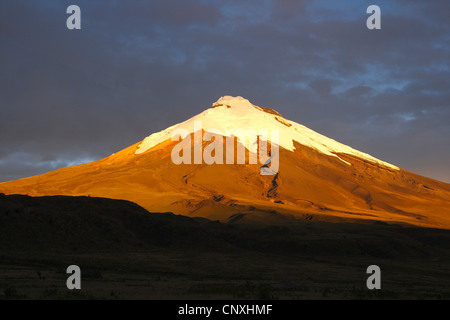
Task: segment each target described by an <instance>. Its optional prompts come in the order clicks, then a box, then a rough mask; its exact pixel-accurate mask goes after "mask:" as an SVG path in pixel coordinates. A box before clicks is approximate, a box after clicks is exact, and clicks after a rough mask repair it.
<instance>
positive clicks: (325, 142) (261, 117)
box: [135, 96, 399, 170]
mask: <svg viewBox="0 0 450 320" xmlns="http://www.w3.org/2000/svg"><path fill="white" fill-rule="evenodd" d="M198 121H201V123H202V129H203V130H204V131H206V132H218V131H219V132H222V133H223V135H224V136H225V135H226V132H227V131H230V132H231V131H235V130H238V129H242V130H243V131H251V130H254V131H255V132H259V130H274V129H275V130H278V131H279V142H278V144H279V146H281V147H283V148H285V149H287V150H289V151H294V150H295V146H294V141H296V142H298V143H300V144H302V145H304V146H307V147H311V148H313V149H315V150H317V151H319V152H321V153H324V154H326V155H328V156H332V157H336V158H338V159H339V160H341V161H342V162H344V163H346V164H348V165H351V164H350V163H349V162H347V161H345V160H343V159H341V158H340V157H339V153H343V154H349V155H353V156H356V157H358V158H361V159H364V160H367V161H369V162H372V163H376V164H379V165H383V166H385V167H388V168H391V169H395V170H398V169H399V168H398V167H397V166H394V165H392V164H390V163H387V162H384V161H381V160H379V159H377V158H375V157H372V156H371V155H369V154H367V153H363V152H360V151H358V150H355V149H353V148H351V147H349V146H347V145H345V144H342V143H340V142H337V141H335V140H333V139H330V138H328V137H326V136H324V135H321V134H319V133H317V132H315V131H313V130H311V129H309V128H307V127H305V126H303V125H301V124H298V123H296V122H293V121H290V120H288V119H286V118H284V117H282V116H281V115H280V114H279V113H278V112H276V111H274V110H272V109H269V108H264V107H258V106H255V105H253V104H252V103H250V101H249V100H247V99H245V98H243V97H241V96H237V97H233V96H223V97H221V98H220V99H218V100H217V101H216V102H214V103H213V104H212V107H211V108H208V109H206V110H205V111H203V112H201V113H199V114H198V115H196V116H194V117H192V118H190V119H188V120H186V121H184V122H181V123H179V124H176V125H173V126H171V127H169V128H167V129H164V130H162V131H160V132H157V133H153V134H151V135H150V136H148V137H146V138H145V139H144V140H143V141H142V142H141V143H140V144H139V145H138V148H137V150H136V151H135V154H142V153H144V152H146V151H148V150H149V149H151V148H153V147H155V146H157V145H158V144H160V143H162V142H164V141H166V140H168V139H171V138H172V134H173V133H174V132H176V131H177V129H185V130H187V131H188V132H190V133H194V127H195V126H194V123H198ZM237 138H238V140H240V142H241V143H243V144H245V140H244V141H243V139H245V137H241V139H240V137H239V136H237ZM254 139H257V137H256V136H255V137H254ZM254 139H253V140H254ZM250 140H252V139H250ZM269 141H270V138H269Z"/></svg>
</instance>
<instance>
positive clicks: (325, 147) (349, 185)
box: [0, 96, 450, 229]
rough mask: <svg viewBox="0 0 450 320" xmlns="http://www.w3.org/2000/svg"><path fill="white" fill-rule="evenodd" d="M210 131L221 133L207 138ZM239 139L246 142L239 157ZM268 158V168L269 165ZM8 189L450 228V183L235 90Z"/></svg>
mask: <svg viewBox="0 0 450 320" xmlns="http://www.w3.org/2000/svg"><path fill="white" fill-rule="evenodd" d="M199 123H201V126H198V125H196V124H199ZM239 130H242V131H239ZM258 130H260V131H261V130H263V131H264V130H274V131H273V132H276V133H277V137H276V138H277V139H273V138H274V136H273V135H271V136H270V137H269V136H267V137H264V138H265V139H266V140H267V148H266V150H264V151H265V152H267V157H266V158H267V159H269V160H270V161H269V162H270V165H268V162H267V161H266V163H262V162H259V163H258V162H256V163H254V162H252V161H251V159H252V155H256V156H257V155H258V154H259V155H261V149H258V147H260V146H261V145H262V142H263V139H262V138H261V135H260V131H258ZM228 132H233V134H229V133H228ZM242 132H247V133H248V132H250V133H249V134H247V135H246V136H243V135H240V134H239V133H242ZM211 133H214V135H215V138H214V139H211V138H210V139H205V136H206V135H207V134H210V135H211ZM176 134H178V135H179V137H178V139H174V137H175V136H176ZM198 137H200V138H198ZM175 138H176V137H175ZM181 138H184V139H183V140H181ZM230 138H231V141H233V142H235V143H234V144H233V146H232V148H231V149H230V148H227V146H229V144H227V143H226V141H227V139H228V141H230V140H229V139H230ZM186 139H188V140H186ZM183 141H185V142H186V141H187V143H185V144H184V145H183V149H182V157H184V159H185V160H186V159H187V160H190V159H193V160H192V161H185V162H181V163H175V162H174V159H173V157H174V149H175V148H177V150H180V146H181V145H180V144H181V143H183ZM214 142H221V143H220V144H217V145H216V148H215V149H214V151H213V153H214V157H215V159H216V160H217V159H220V160H223V161H216V162H214V163H207V162H205V161H196V159H195V157H196V155H200V160H201V156H202V155H203V156H204V154H205V150H206V149H207V148H208V147H209V151H211V145H212V144H213V143H214ZM222 142H223V143H222ZM269 142H270V143H269ZM269 144H270V146H268V145H269ZM217 146H219V147H220V148H223V149H220V150H219V149H217ZM240 148H241V149H242V148H244V149H245V156H244V159H241V161H239V160H238V159H237V155H238V154H239V152H238V150H239V149H240ZM257 149H258V150H259V151H257ZM255 150H256V151H255ZM275 150H276V151H277V152H276V157H277V163H275V162H274V160H275V158H274V157H275ZM219 151H220V152H219ZM202 152H203V153H202ZM180 154H181V153H180ZM211 154H212V153H211ZM230 159H231V160H232V161H226V160H230ZM197 160H198V159H197ZM268 167H270V168H271V170H272V171H271V172H270V174H261V172H262V168H268ZM0 193H4V194H27V195H29V196H53V195H65V196H92V197H105V198H112V199H121V200H128V201H132V202H135V203H137V204H139V205H140V206H142V207H144V208H145V209H147V210H148V211H151V212H173V213H175V214H178V215H186V216H190V217H203V218H208V219H211V220H220V221H222V222H228V223H263V224H272V223H281V222H283V223H289V221H291V219H306V220H318V221H331V222H340V221H347V222H359V223H373V222H377V223H387V224H402V225H403V224H405V225H415V226H420V227H430V228H441V229H450V184H447V183H444V182H440V181H437V180H434V179H430V178H427V177H423V176H420V175H417V174H414V173H412V172H409V171H407V170H404V169H401V168H399V167H397V166H395V165H392V164H389V163H387V162H384V161H382V160H379V159H377V158H375V157H372V156H370V155H369V154H366V153H363V152H360V151H357V150H355V149H353V148H351V147H349V146H346V145H344V144H342V143H339V142H337V141H335V140H333V139H330V138H327V137H325V136H323V135H321V134H319V133H317V132H315V131H313V130H311V129H308V128H307V127H305V126H303V125H301V124H298V123H296V122H293V121H290V120H288V119H286V118H284V117H283V116H282V115H281V114H279V113H278V112H277V111H275V110H273V109H270V108H266V107H259V106H255V105H253V104H252V103H250V102H249V101H248V100H247V99H244V98H242V97H231V96H224V97H221V98H220V99H219V100H218V101H216V102H215V103H213V104H212V107H210V108H207V109H206V110H205V111H203V112H202V113H200V114H198V115H196V116H194V117H192V118H191V119H188V120H187V121H185V122H182V123H180V124H176V125H174V126H172V127H169V128H167V129H165V130H163V131H161V132H157V133H153V134H151V135H150V136H148V137H146V138H145V139H143V140H142V141H140V142H138V143H136V144H134V145H132V146H130V147H128V148H126V149H124V150H122V151H119V152H117V153H115V154H113V155H111V156H109V157H107V158H104V159H101V160H98V161H95V162H91V163H87V164H83V165H79V166H74V167H67V168H63V169H59V170H56V171H52V172H49V173H46V174H43V175H39V176H34V177H29V178H25V179H20V180H16V181H10V182H4V183H0Z"/></svg>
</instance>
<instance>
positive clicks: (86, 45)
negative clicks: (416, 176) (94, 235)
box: [0, 0, 450, 181]
mask: <svg viewBox="0 0 450 320" xmlns="http://www.w3.org/2000/svg"><path fill="white" fill-rule="evenodd" d="M69 4H72V3H70V1H58V2H52V1H40V2H36V1H31V0H22V1H11V0H5V1H2V3H1V4H0V46H1V48H2V50H0V64H1V65H0V66H1V68H0V108H1V113H2V116H1V117H0V161H2V160H3V161H4V162H3V165H0V181H1V180H5V179H10V178H11V177H12V178H19V177H24V176H27V175H29V174H30V172H31V171H32V168H33V165H32V163H33V161H30V159H38V162H39V163H42V165H41V166H40V167H39V166H37V167H39V168H41V169H49V170H51V169H53V167H51V166H50V163H51V164H53V165H54V166H63V165H65V164H67V163H69V162H68V161H70V159H99V158H102V157H105V156H108V155H109V154H111V153H113V152H115V151H117V150H119V149H121V148H124V147H126V146H128V145H131V144H132V143H135V142H137V141H139V140H141V139H142V138H144V137H145V136H147V135H149V134H150V133H152V132H155V131H159V130H162V129H164V128H166V127H168V126H170V125H172V124H174V123H177V122H180V121H183V120H185V119H186V118H188V117H190V116H193V115H195V114H197V113H199V112H201V111H202V110H203V109H204V108H207V107H209V106H210V105H211V103H212V102H213V101H215V100H216V99H218V98H219V97H220V96H221V95H225V94H231V95H241V96H244V97H247V98H248V99H250V100H251V101H252V102H253V103H255V104H258V105H262V106H267V107H273V108H275V109H277V110H278V111H279V112H280V113H281V114H283V115H285V116H286V117H287V118H290V119H292V120H294V121H297V122H300V123H302V124H304V125H306V126H308V127H310V128H311V129H314V130H316V131H318V132H320V133H323V134H325V135H328V136H330V137H331V138H334V139H336V140H338V141H341V142H343V143H346V144H349V145H351V146H353V147H355V148H359V149H361V150H362V151H365V152H368V153H371V154H373V155H374V156H377V157H379V158H382V159H383V160H386V161H392V162H394V163H395V164H397V165H399V166H401V167H404V168H406V169H410V170H412V171H416V172H417V173H422V174H426V175H432V176H433V177H435V178H438V179H441V180H444V179H447V181H450V177H449V175H450V173H449V171H448V166H446V164H448V163H450V150H449V148H448V147H445V146H448V145H449V139H450V138H449V137H450V133H449V129H448V128H449V126H448V123H449V121H450V114H449V109H450V106H449V102H448V101H450V99H449V98H450V97H449V93H448V87H449V79H450V78H449V77H448V72H449V61H450V59H449V57H450V56H449V53H450V52H449V51H450V44H449V38H448V31H449V28H450V23H449V22H448V19H447V18H446V16H445V14H444V13H443V12H444V11H445V8H448V5H447V3H446V2H445V1H433V3H432V4H431V3H428V2H427V3H424V2H418V1H417V2H415V1H413V2H411V1H407V2H402V1H400V2H399V3H398V4H397V3H393V2H389V1H380V2H379V5H380V7H381V8H382V30H379V31H369V30H367V29H366V28H365V18H366V16H367V15H366V14H365V8H364V6H366V7H367V6H368V5H369V4H370V3H369V2H367V3H366V2H360V1H353V2H352V1H350V2H347V3H346V4H342V6H341V7H340V6H338V5H334V6H331V5H330V4H329V2H325V1H314V2H311V1H293V0H292V1H291V0H290V1H261V2H258V3H253V2H242V1H227V2H226V3H225V2H222V1H201V0H193V1H176V2H170V3H169V2H168V1H132V2H125V1H102V2H96V1H83V0H80V1H78V4H79V6H80V7H81V8H82V19H83V20H82V30H80V31H79V32H69V31H68V30H67V29H66V28H65V19H66V17H67V15H66V14H65V8H66V7H67V6H68V5H69ZM402 4H404V6H402ZM358 10H360V11H358ZM4 48H6V50H3V49H4ZM408 119H409V120H408ZM427 142H428V143H427ZM418 150H423V152H419V151H418ZM18 152H25V153H26V154H27V155H26V156H25V155H23V154H22V155H23V161H19V160H20V159H19V155H20V153H18ZM11 154H15V157H16V159H17V160H18V161H16V164H15V165H13V164H12V162H11V161H10V160H8V161H6V160H7V159H10V158H8V156H9V155H11ZM33 157H35V158H33ZM5 161H6V162H5ZM51 161H53V162H51ZM58 161H60V162H58ZM80 161H81V160H80ZM21 167H22V168H23V170H22V171H21V169H20V168H21Z"/></svg>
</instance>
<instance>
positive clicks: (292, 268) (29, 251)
mask: <svg viewBox="0 0 450 320" xmlns="http://www.w3.org/2000/svg"><path fill="white" fill-rule="evenodd" d="M280 221H281V220H280ZM282 221H284V222H283V223H282V224H281V223H280V224H279V225H272V226H267V225H251V224H236V223H228V224H225V223H219V222H216V221H209V220H206V219H191V218H188V217H183V216H177V215H173V214H171V213H149V212H147V211H146V210H144V209H143V208H141V207H140V206H138V205H136V204H134V203H131V202H128V201H121V200H111V199H102V198H89V197H62V196H61V197H41V198H33V197H28V196H20V195H12V196H5V195H0V299H95V298H97V299H233V298H234V299H330V298H331V299H336V298H337V299H416V298H420V299H449V298H450V231H446V230H437V229H425V228H412V227H407V226H400V225H386V224H383V223H349V222H348V221H347V222H346V221H342V222H341V223H325V222H317V221H309V220H291V221H288V222H286V220H282ZM74 264H75V265H78V266H79V267H80V268H81V273H82V289H81V290H79V291H70V290H68V289H67V288H66V279H67V277H68V275H67V274H66V273H65V272H66V268H67V267H68V266H69V265H74ZM373 264H375V265H378V266H380V268H381V270H382V278H381V282H382V289H381V290H375V291H372V290H368V289H367V287H366V279H367V277H368V276H369V275H368V274H366V269H367V267H368V266H369V265H373Z"/></svg>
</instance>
